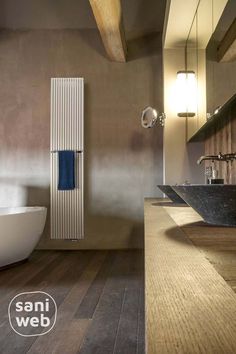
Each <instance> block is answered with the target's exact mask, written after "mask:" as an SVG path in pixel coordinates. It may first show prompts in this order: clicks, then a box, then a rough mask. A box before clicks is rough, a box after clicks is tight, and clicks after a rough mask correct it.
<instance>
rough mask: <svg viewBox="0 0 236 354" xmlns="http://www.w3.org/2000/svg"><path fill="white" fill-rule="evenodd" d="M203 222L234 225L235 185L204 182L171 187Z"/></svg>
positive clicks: (235, 208) (235, 213)
mask: <svg viewBox="0 0 236 354" xmlns="http://www.w3.org/2000/svg"><path fill="white" fill-rule="evenodd" d="M172 188H173V189H174V190H175V191H176V193H178V195H179V196H180V197H181V198H183V199H184V200H185V202H186V203H187V204H188V205H190V206H191V207H192V208H193V209H194V210H195V211H196V212H197V213H198V214H199V215H201V217H202V218H203V219H204V221H205V222H207V223H209V224H213V225H222V226H236V185H232V184H206V185H200V184H199V185H183V186H173V187H172Z"/></svg>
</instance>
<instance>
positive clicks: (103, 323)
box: [79, 252, 127, 354]
mask: <svg viewBox="0 0 236 354" xmlns="http://www.w3.org/2000/svg"><path fill="white" fill-rule="evenodd" d="M126 277H127V255H126V254H125V252H119V253H116V255H115V257H114V262H113V265H112V268H111V273H110V275H109V278H108V280H107V282H106V285H105V287H104V290H103V293H102V295H101V297H100V300H99V303H98V305H97V308H96V312H95V314H94V318H93V321H92V323H91V326H90V330H89V332H88V333H87V334H86V336H85V339H84V342H83V344H82V347H81V350H80V352H79V353H80V354H90V353H91V354H92V353H96V354H104V353H107V354H109V353H113V349H114V345H115V339H116V333H117V329H118V325H119V320H120V314H121V309H122V304H123V298H124V292H125V284H126V280H127V278H126Z"/></svg>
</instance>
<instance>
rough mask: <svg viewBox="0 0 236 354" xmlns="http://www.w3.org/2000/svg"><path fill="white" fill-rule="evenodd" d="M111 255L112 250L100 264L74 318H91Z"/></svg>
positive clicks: (110, 262) (109, 265)
mask: <svg viewBox="0 0 236 354" xmlns="http://www.w3.org/2000/svg"><path fill="white" fill-rule="evenodd" d="M113 257H114V254H113V252H109V253H108V254H107V257H106V259H105V261H104V262H103V264H102V265H101V267H100V270H99V272H98V273H97V276H96V278H95V279H94V281H93V283H92V284H91V286H90V287H89V289H88V291H87V293H86V295H85V297H84V299H83V301H82V302H81V304H80V306H79V308H78V310H77V312H76V314H75V318H81V319H82V318H87V319H91V318H92V317H93V314H94V311H95V309H96V307H97V304H98V301H99V299H100V296H101V293H102V291H103V288H104V285H105V283H106V281H107V277H108V275H109V274H110V271H111V264H112V261H113Z"/></svg>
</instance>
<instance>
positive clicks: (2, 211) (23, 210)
mask: <svg viewBox="0 0 236 354" xmlns="http://www.w3.org/2000/svg"><path fill="white" fill-rule="evenodd" d="M46 211H47V207H45V206H17V207H0V217H1V216H12V215H22V214H29V213H36V212H46Z"/></svg>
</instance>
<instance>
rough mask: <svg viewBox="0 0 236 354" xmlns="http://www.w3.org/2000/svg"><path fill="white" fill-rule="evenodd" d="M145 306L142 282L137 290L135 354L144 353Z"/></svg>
mask: <svg viewBox="0 0 236 354" xmlns="http://www.w3.org/2000/svg"><path fill="white" fill-rule="evenodd" d="M144 309H145V304H144V280H142V286H141V287H140V289H139V313H138V338H137V354H144V353H145V312H144Z"/></svg>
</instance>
